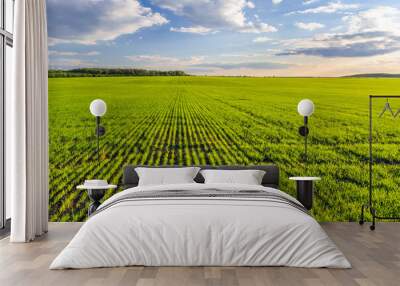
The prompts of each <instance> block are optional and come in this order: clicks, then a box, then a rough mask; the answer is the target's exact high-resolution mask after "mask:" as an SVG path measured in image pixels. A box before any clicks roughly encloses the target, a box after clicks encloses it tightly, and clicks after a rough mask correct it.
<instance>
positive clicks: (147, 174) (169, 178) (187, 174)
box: [135, 167, 200, 186]
mask: <svg viewBox="0 0 400 286" xmlns="http://www.w3.org/2000/svg"><path fill="white" fill-rule="evenodd" d="M199 170H200V168H198V167H184V168H179V167H177V168H146V167H137V168H135V171H136V173H137V174H138V176H139V184H138V185H139V186H150V185H171V184H188V183H195V181H194V180H193V179H194V178H195V177H196V175H197V173H198V172H199Z"/></svg>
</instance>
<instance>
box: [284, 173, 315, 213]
mask: <svg viewBox="0 0 400 286" xmlns="http://www.w3.org/2000/svg"><path fill="white" fill-rule="evenodd" d="M289 180H292V181H296V184H297V200H298V201H299V202H300V203H302V204H303V206H304V207H305V208H306V209H307V210H311V208H312V204H313V189H314V181H319V180H321V178H320V177H290V178H289Z"/></svg>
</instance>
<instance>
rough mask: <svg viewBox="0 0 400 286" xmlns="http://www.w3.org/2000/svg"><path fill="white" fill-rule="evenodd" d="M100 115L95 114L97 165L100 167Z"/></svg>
mask: <svg viewBox="0 0 400 286" xmlns="http://www.w3.org/2000/svg"><path fill="white" fill-rule="evenodd" d="M99 127H100V116H96V137H97V165H98V166H99V167H100V132H99V131H100V130H99Z"/></svg>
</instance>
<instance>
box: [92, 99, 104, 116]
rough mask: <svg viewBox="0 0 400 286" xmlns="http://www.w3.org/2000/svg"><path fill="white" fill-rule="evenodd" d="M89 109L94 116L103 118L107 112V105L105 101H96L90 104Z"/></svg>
mask: <svg viewBox="0 0 400 286" xmlns="http://www.w3.org/2000/svg"><path fill="white" fill-rule="evenodd" d="M89 109H90V113H92V114H93V115H94V116H103V115H104V114H105V113H106V111H107V105H106V103H105V102H104V101H103V100H101V99H95V100H93V101H92V102H91V103H90V108H89Z"/></svg>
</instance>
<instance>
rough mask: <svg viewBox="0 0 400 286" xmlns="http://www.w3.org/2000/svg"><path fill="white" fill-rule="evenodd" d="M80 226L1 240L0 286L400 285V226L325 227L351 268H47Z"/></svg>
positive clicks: (69, 225) (58, 225)
mask: <svg viewBox="0 0 400 286" xmlns="http://www.w3.org/2000/svg"><path fill="white" fill-rule="evenodd" d="M80 226H81V224H80V223H51V224H50V230H49V233H48V234H47V235H46V236H44V237H43V238H41V239H39V240H37V241H35V242H33V243H29V244H10V243H9V242H8V238H6V239H3V240H1V241H0V285H1V286H9V285H10V286H17V285H29V286H35V285H52V286H62V285H68V286H75V285H84V286H86V285H96V286H97V285H137V286H139V285H140V286H153V285H166V286H179V285H201V286H205V285H226V286H235V285H243V286H252V285H255V286H262V285H274V286H275V285H290V286H291V285H346V286H347V285H348V286H351V285H384V286H390V285H400V223H398V224H396V223H379V224H378V226H377V230H376V231H375V232H371V231H370V230H369V229H368V226H367V225H364V226H359V225H358V224H356V223H328V224H323V227H324V229H325V230H326V231H327V232H328V234H329V235H330V237H331V238H332V239H333V240H334V241H335V242H336V244H337V245H338V246H339V248H340V249H341V250H342V251H343V252H344V254H345V255H346V256H347V258H348V259H349V260H350V262H351V263H352V265H353V269H350V270H339V269H300V268H287V267H125V268H102V269H88V270H52V271H50V270H48V266H49V264H50V262H51V261H52V260H53V259H54V257H55V256H56V255H57V254H58V253H59V252H60V251H61V249H62V248H63V247H64V246H65V245H66V244H67V242H68V241H69V240H70V239H71V238H72V236H73V235H74V234H75V233H76V231H77V230H78V229H79V227H80Z"/></svg>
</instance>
